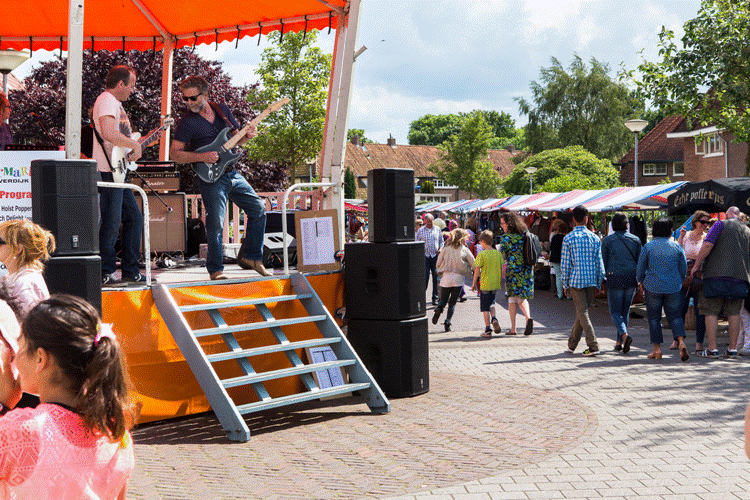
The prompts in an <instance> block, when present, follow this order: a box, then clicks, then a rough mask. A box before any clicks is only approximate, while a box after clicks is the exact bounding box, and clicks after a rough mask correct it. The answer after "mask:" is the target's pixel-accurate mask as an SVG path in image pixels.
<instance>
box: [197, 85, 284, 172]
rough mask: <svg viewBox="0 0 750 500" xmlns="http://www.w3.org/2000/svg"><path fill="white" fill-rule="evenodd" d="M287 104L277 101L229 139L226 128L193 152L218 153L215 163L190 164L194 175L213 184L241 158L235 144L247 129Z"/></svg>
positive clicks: (281, 100) (228, 129)
mask: <svg viewBox="0 0 750 500" xmlns="http://www.w3.org/2000/svg"><path fill="white" fill-rule="evenodd" d="M288 102H289V98H288V97H285V98H284V99H279V100H278V101H276V102H274V103H273V104H271V105H270V106H268V107H267V108H266V109H264V110H263V111H262V112H261V113H260V114H259V115H258V116H256V117H255V118H253V119H252V121H250V123H248V124H247V125H245V126H244V127H243V128H242V129H240V130H239V131H238V132H237V133H236V134H234V135H233V136H232V137H231V138H229V131H230V130H231V127H226V128H225V129H224V130H222V131H221V132H220V133H219V135H218V136H217V137H216V139H214V142H212V143H211V144H207V145H205V146H203V147H200V148H198V149H196V150H195V152H196V153H204V152H206V151H216V152H217V153H219V159H218V160H217V162H216V163H203V162H196V163H192V164H191V166H192V168H193V171H194V172H195V174H196V175H197V176H198V177H200V179H201V180H202V181H203V182H207V183H209V184H213V183H214V182H216V181H217V180H219V177H221V176H222V174H224V170H225V169H226V168H227V167H228V166H231V165H234V163H235V162H236V161H237V160H238V159H239V158H240V156H242V151H241V150H239V149H235V146H236V145H237V143H238V142H239V141H240V140H241V139H242V138H243V137H244V136H245V134H246V133H247V131H248V129H249V128H250V127H252V126H254V125H257V124H258V123H259V122H260V121H261V120H262V119H263V118H265V117H266V116H268V115H269V114H270V113H272V112H274V111H276V110H278V109H279V108H281V107H282V106H283V105H284V104H286V103H288Z"/></svg>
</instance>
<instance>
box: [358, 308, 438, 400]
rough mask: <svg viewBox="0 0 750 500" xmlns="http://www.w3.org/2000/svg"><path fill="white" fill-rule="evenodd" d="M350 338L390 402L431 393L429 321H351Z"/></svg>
mask: <svg viewBox="0 0 750 500" xmlns="http://www.w3.org/2000/svg"><path fill="white" fill-rule="evenodd" d="M347 311H348V308H347ZM347 338H348V339H349V342H350V343H351V345H352V347H353V348H354V351H355V352H356V353H357V355H359V357H360V359H362V362H363V363H364V364H365V367H366V368H367V369H368V370H369V371H370V373H371V374H372V376H373V377H374V378H375V381H376V382H377V383H378V385H379V386H380V388H381V389H383V392H384V393H385V395H386V396H388V397H389V398H402V397H407V396H416V395H418V394H424V393H425V392H427V391H429V390H430V363H429V356H428V344H427V318H414V319H408V320H403V321H373V320H365V319H350V320H349V327H348V333H347Z"/></svg>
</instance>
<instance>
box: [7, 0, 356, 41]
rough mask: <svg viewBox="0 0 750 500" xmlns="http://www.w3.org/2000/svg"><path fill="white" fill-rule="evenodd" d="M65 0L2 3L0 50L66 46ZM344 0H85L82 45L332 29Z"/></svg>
mask: <svg viewBox="0 0 750 500" xmlns="http://www.w3.org/2000/svg"><path fill="white" fill-rule="evenodd" d="M69 5H70V2H69V1H68V0H24V1H7V2H3V7H2V12H3V15H2V16H0V49H16V50H20V49H29V48H30V49H31V50H32V51H33V50H37V49H45V50H57V49H60V48H62V50H67V41H68V27H69V26H68V7H69ZM345 5H346V2H345V1H344V0H325V2H321V1H319V0H273V1H261V2H251V3H248V2H247V1H242V0H221V2H206V1H202V0H179V1H175V0H88V1H86V2H85V3H84V9H83V36H84V42H83V46H84V48H91V47H92V44H93V47H94V49H96V50H100V49H107V50H117V49H123V48H124V49H125V50H132V49H138V50H147V49H151V48H156V49H157V50H159V49H161V48H162V45H163V43H162V41H163V39H164V38H165V37H171V38H173V39H174V41H175V47H182V46H185V45H195V44H201V43H217V42H223V41H230V40H234V39H236V38H242V37H245V36H257V35H258V32H262V33H263V34H267V33H269V32H271V31H274V30H279V29H283V30H284V32H288V31H300V30H306V29H307V30H310V29H314V28H317V29H328V28H329V27H330V28H331V29H336V11H337V10H339V11H340V10H343V9H344V7H345Z"/></svg>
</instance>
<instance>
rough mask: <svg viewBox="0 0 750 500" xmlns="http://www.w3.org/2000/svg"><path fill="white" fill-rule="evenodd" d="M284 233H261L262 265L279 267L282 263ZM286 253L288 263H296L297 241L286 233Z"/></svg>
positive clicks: (291, 264)
mask: <svg viewBox="0 0 750 500" xmlns="http://www.w3.org/2000/svg"><path fill="white" fill-rule="evenodd" d="M282 236H284V233H282V232H278V233H266V234H264V235H263V266H264V267H279V266H283V265H284V238H282ZM286 245H287V249H286V252H287V255H289V265H290V266H293V265H296V264H297V241H296V240H295V239H294V238H293V237H292V236H291V235H290V234H289V233H287V234H286Z"/></svg>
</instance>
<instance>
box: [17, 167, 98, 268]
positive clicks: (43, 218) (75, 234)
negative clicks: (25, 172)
mask: <svg viewBox="0 0 750 500" xmlns="http://www.w3.org/2000/svg"><path fill="white" fill-rule="evenodd" d="M96 182H97V173H96V162H95V161H93V160H34V161H32V162H31V220H32V221H34V223H36V224H39V225H40V226H42V227H43V228H45V229H48V230H49V231H51V232H52V234H53V235H55V242H56V246H57V250H55V252H54V254H53V255H87V254H97V253H99V200H98V198H97V190H96ZM99 279H100V280H101V276H100V277H99Z"/></svg>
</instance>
